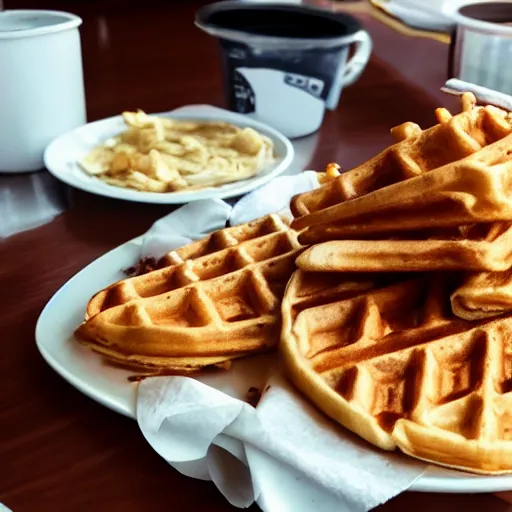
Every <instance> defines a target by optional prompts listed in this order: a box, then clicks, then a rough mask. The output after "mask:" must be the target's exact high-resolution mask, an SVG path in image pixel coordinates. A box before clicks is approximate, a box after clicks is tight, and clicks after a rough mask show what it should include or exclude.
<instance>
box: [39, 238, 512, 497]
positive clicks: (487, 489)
mask: <svg viewBox="0 0 512 512" xmlns="http://www.w3.org/2000/svg"><path fill="white" fill-rule="evenodd" d="M142 239H143V235H140V236H137V237H135V238H132V239H131V240H128V241H126V242H124V243H123V244H121V245H119V246H117V247H114V248H113V249H111V250H110V251H108V252H106V253H104V254H102V255H101V256H99V257H98V258H96V259H95V260H93V261H92V262H90V263H89V264H88V265H86V266H85V267H84V268H82V269H81V270H79V271H78V272H76V273H75V274H74V275H73V276H72V277H71V278H70V279H68V280H67V281H66V282H65V283H64V284H63V285H62V286H61V287H60V288H59V289H58V290H57V291H56V292H55V293H54V294H53V295H52V297H51V298H50V300H49V301H48V302H47V303H46V305H45V306H44V308H43V310H42V311H41V313H40V315H39V317H38V320H37V323H36V329H35V341H36V346H37V349H38V350H39V352H40V354H41V356H42V357H43V359H44V360H45V361H46V363H47V364H48V365H49V366H50V367H51V368H52V369H53V370H54V371H55V372H56V373H57V374H58V375H60V376H61V377H62V378H63V379H64V380H65V381H67V382H68V383H69V384H71V385H72V386H73V387H74V388H75V389H77V390H78V391H79V392H81V393H82V394H84V395H86V396H87V397H89V398H91V399H92V400H94V401H96V402H98V403H99V404H101V405H103V406H105V407H107V408H109V409H111V410H112V411H114V412H117V413H119V414H122V415H124V416H127V417H129V418H131V419H134V420H136V416H135V402H133V403H131V404H130V403H128V402H124V403H120V402H119V401H118V400H116V399H115V397H114V398H113V397H112V395H108V393H106V392H105V390H102V389H100V388H98V387H97V386H95V384H94V380H93V379H91V380H90V381H84V380H83V379H81V378H80V377H77V376H76V375H74V374H73V373H72V372H71V371H70V370H69V368H67V367H65V366H64V365H62V363H61V362H59V361H57V360H56V359H55V358H54V357H53V355H52V354H51V353H50V352H49V351H48V350H47V349H46V344H47V343H45V337H44V336H43V333H42V325H43V322H44V321H45V319H46V316H47V315H49V314H50V313H49V311H50V309H51V306H52V305H53V304H54V303H55V302H56V301H58V298H59V296H60V295H61V294H62V293H63V292H64V290H66V289H68V288H69V287H72V286H73V285H74V281H76V280H77V279H78V277H79V276H80V275H83V274H85V273H90V272H91V273H93V271H94V266H100V265H101V264H102V261H104V260H105V259H106V258H107V256H109V255H110V257H112V255H113V253H115V252H119V253H121V252H124V251H128V249H129V246H133V245H136V246H140V245H141V243H142ZM115 271H116V270H114V269H112V273H114V272H115ZM117 271H119V268H118V269H117ZM84 307H85V304H84ZM63 343H65V341H63ZM98 357H100V356H98ZM126 383H127V386H129V385H131V384H130V383H129V382H128V381H126ZM133 389H134V390H135V388H134V387H133ZM133 396H135V393H133ZM418 462H419V463H421V461H418ZM443 472H447V473H446V474H442V473H443ZM437 473H441V474H437ZM451 474H454V475H462V476H451ZM511 489H512V474H509V475H495V476H493V475H490V476H486V475H478V474H473V473H467V472H464V471H458V470H450V469H448V468H443V467H440V466H435V465H428V466H427V469H426V471H425V473H423V474H422V475H420V476H419V477H418V478H417V479H416V480H415V481H414V482H413V483H412V485H411V487H410V488H409V489H408V490H409V491H415V492H430V493H434V492H435V493H447V494H450V493H451V494H462V493H493V492H501V491H509V490H511Z"/></svg>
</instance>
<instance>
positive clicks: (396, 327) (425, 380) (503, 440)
mask: <svg viewBox="0 0 512 512" xmlns="http://www.w3.org/2000/svg"><path fill="white" fill-rule="evenodd" d="M335 276H337V277H336V279H340V276H341V279H342V280H343V278H345V282H344V283H343V281H341V282H338V283H337V286H334V287H333V282H332V275H326V274H320V275H319V274H315V273H309V274H308V273H303V272H302V271H300V270H299V271H297V272H296V273H295V274H294V275H293V276H292V278H291V280H290V282H289V284H288V286H287V289H286V292H285V296H284V299H283V306H282V317H283V327H282V336H281V344H280V352H281V356H282V360H283V366H284V368H285V371H286V372H287V374H288V376H289V377H290V379H291V380H292V381H293V382H294V384H295V385H296V386H297V387H298V388H299V389H300V390H301V391H302V392H303V393H304V394H305V395H306V396H307V397H309V398H310V399H311V400H312V401H313V402H314V403H315V404H316V405H317V406H318V407H319V408H320V409H321V410H323V411H324V412H325V413H326V414H327V415H329V416H330V417H331V418H333V419H334V420H335V421H337V422H338V423H340V424H341V425H343V426H344V427H346V428H348V429H349V430H351V431H353V432H355V433H356V434H358V435H359V436H361V437H362V438H364V439H366V440H367V441H369V442H370V443H373V444H374V445H376V446H378V447H380V448H382V449H385V450H394V449H396V448H399V449H400V450H402V451H403V452H404V453H406V454H409V455H411V456H413V457H416V458H419V459H422V460H425V461H428V462H432V463H436V464H440V465H444V466H448V467H452V468H457V469H462V470H466V471H471V472H476V473H485V474H499V473H507V472H511V471H512V415H511V414H510V410H511V406H512V385H511V383H512V358H511V354H512V349H511V340H512V318H511V317H510V316H503V317H500V318H498V319H493V320H482V321H479V322H468V321H466V320H462V319H460V318H457V317H455V316H454V315H453V314H452V313H451V310H450V303H449V295H450V291H451V290H452V287H453V286H454V285H453V283H451V282H450V280H449V279H448V278H447V277H446V276H442V275H438V274H433V275H432V274H430V275H426V274H420V275H418V277H415V278H411V277H410V276H409V275H408V276H402V278H401V280H400V276H398V277H397V276H396V274H395V275H391V276H382V275H375V276H374V279H371V280H369V279H368V276H367V275H366V278H364V277H363V275H362V274H360V275H359V277H357V276H356V280H355V281H354V277H353V276H350V275H349V274H348V275H345V276H343V275H342V274H338V275H336V274H335ZM386 278H387V279H388V280H389V279H390V280H391V282H389V281H388V282H387V283H386ZM393 279H397V281H395V282H393Z"/></svg>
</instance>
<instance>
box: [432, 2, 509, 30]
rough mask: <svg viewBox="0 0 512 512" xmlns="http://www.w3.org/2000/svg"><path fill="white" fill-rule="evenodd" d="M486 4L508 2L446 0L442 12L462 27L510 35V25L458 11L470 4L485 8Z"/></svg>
mask: <svg viewBox="0 0 512 512" xmlns="http://www.w3.org/2000/svg"><path fill="white" fill-rule="evenodd" d="M486 4H504V5H506V4H508V2H506V1H503V0H451V1H448V2H447V3H446V4H445V5H444V6H443V8H442V10H443V14H445V15H446V16H447V17H449V18H450V19H451V20H452V21H454V22H456V23H457V25H460V26H462V27H468V28H472V29H475V30H477V31H481V32H490V33H493V34H501V35H505V34H506V35H509V36H510V35H511V34H512V27H509V26H506V25H499V24H498V23H492V22H490V21H484V20H479V19H476V18H471V17H469V16H465V15H464V14H462V13H461V12H460V11H461V9H463V8H464V7H469V6H471V5H481V6H482V8H484V9H485V5H486Z"/></svg>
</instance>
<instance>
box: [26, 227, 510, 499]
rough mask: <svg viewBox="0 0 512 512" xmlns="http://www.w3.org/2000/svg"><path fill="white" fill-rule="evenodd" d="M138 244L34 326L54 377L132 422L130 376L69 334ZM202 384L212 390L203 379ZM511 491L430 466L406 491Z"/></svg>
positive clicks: (87, 274) (101, 262)
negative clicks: (90, 301)
mask: <svg viewBox="0 0 512 512" xmlns="http://www.w3.org/2000/svg"><path fill="white" fill-rule="evenodd" d="M141 239H142V237H139V238H136V239H134V240H132V241H130V242H126V243H125V244H123V245H121V246H120V247H117V248H116V249H113V250H112V251H110V252H108V253H107V254H105V255H104V256H102V257H100V258H98V259H97V260H96V261H94V262H92V263H91V264H90V265H88V266H87V267H85V268H84V269H83V270H82V271H80V272H79V273H78V274H76V275H75V276H74V277H72V278H71V279H70V280H69V281H68V282H67V283H66V284H65V285H64V286H63V287H62V288H61V289H60V290H59V291H58V292H57V293H56V294H55V295H54V296H53V297H52V298H51V300H50V301H49V302H48V304H47V305H46V306H45V308H44V309H43V311H42V313H41V316H40V317H39V320H38V322H37V326H36V343H37V347H38V349H39V351H40V352H41V355H42V356H43V358H44V359H45V360H46V361H47V363H48V364H49V365H50V366H51V367H52V368H53V369H54V370H55V371H56V372H57V373H59V374H60V375H61V376H62V377H63V378H64V379H65V380H67V381H68V382H69V383H70V384H72V385H73V386H74V387H75V388H77V389H78V390H79V391H81V392H82V393H84V394H85V395H87V396H89V397H90V398H92V399H93V400H96V401H97V402H99V403H100V404H102V405H104V406H106V407H108V408H110V409H112V410H114V411H116V412H118V413H120V414H124V415H125V416H128V417H131V418H135V404H136V384H133V383H130V382H129V381H128V379H127V378H128V376H130V375H131V373H130V372H129V371H126V370H123V369H119V368H113V367H111V366H108V365H106V364H105V363H104V362H103V360H102V358H101V357H99V356H98V355H96V354H94V353H93V352H91V351H90V350H88V349H86V348H84V347H82V346H80V345H79V344H78V343H76V342H75V341H74V340H73V332H74V330H75V328H76V327H77V326H78V325H79V324H80V322H81V321H82V319H83V318H84V313H85V306H86V304H87V302H88V300H89V298H90V297H91V296H92V295H93V294H94V293H96V292H97V291H98V290H100V289H102V288H104V287H106V286H108V285H109V284H111V283H113V282H115V281H117V280H119V279H122V278H123V277H125V276H124V274H123V273H122V272H121V270H120V269H123V268H128V267H130V266H132V265H133V263H134V262H135V261H136V260H137V259H138V257H139V254H140V249H139V245H140V243H141ZM201 380H202V381H203V382H205V383H206V384H208V385H211V382H209V381H208V379H207V378H204V379H201ZM404 457H405V456H404ZM417 464H421V463H420V462H417ZM510 489H512V475H508V476H507V475H506V476H480V475H473V474H470V473H464V472H462V471H453V470H449V469H444V468H441V467H437V466H429V467H428V469H427V471H426V472H425V473H424V474H423V476H421V477H420V478H419V479H418V480H416V482H414V484H413V485H412V487H411V489H410V490H411V491H423V492H443V493H479V492H499V491H508V490H510Z"/></svg>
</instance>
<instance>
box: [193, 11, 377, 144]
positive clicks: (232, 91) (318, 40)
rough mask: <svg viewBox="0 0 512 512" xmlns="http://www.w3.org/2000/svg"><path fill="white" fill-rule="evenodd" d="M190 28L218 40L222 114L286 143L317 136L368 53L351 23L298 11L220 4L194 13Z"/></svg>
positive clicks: (343, 17) (346, 17)
mask: <svg viewBox="0 0 512 512" xmlns="http://www.w3.org/2000/svg"><path fill="white" fill-rule="evenodd" d="M196 24H197V25H198V26H199V27H200V28H201V29H203V30H205V31H206V32H208V33H209V34H211V35H214V36H216V37H217V38H218V39H219V44H220V48H221V58H222V71H223V78H224V85H225V92H226V100H227V104H228V107H229V108H230V109H231V110H234V111H236V112H240V113H244V114H248V115H251V116H253V117H255V118H257V119H258V120H260V121H263V122H266V123H268V124H270V125H272V126H274V127H275V128H277V129H278V130H280V131H282V132H283V133H284V134H285V135H288V136H289V137H298V136H302V135H307V134H308V133H312V132H314V131H316V130H317V129H318V128H319V126H320V124H321V122H322V119H323V115H324V111H325V108H330V109H333V108H336V106H337V104H338V99H339V96H340V93H341V90H342V88H343V86H344V85H348V84H349V83H352V82H353V81H355V80H356V79H357V78H358V76H359V74H360V73H361V72H362V70H363V69H364V66H365V65H366V63H367V61H368V58H369V54H370V51H371V42H370V39H369V36H368V34H367V33H366V32H365V31H363V30H362V29H361V25H360V24H359V22H358V21H357V20H356V19H355V18H353V17H352V16H349V15H346V14H335V13H330V12H328V11H321V10H318V9H314V8H311V7H305V6H301V5H289V4H272V3H261V4H260V3H255V2H250V3H244V2H239V1H226V2H219V3H215V4H210V5H208V6H206V7H203V8H202V9H201V10H199V11H198V13H197V15H196ZM352 43H356V44H358V46H359V47H358V49H357V50H356V54H355V55H354V57H353V58H352V59H351V60H350V62H349V63H347V57H348V50H349V47H350V45H351V44H352Z"/></svg>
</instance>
